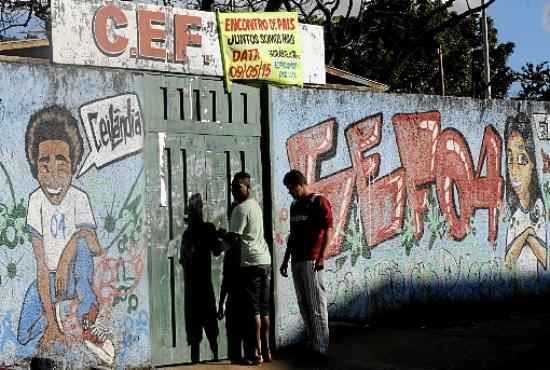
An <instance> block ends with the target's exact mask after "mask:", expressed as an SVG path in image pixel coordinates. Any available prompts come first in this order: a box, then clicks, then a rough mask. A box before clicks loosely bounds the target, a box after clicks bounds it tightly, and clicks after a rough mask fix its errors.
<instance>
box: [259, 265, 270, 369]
mask: <svg viewBox="0 0 550 370" xmlns="http://www.w3.org/2000/svg"><path fill="white" fill-rule="evenodd" d="M270 297H271V266H269V265H266V266H262V271H261V281H260V315H261V328H262V332H261V346H262V347H261V348H262V356H263V359H264V361H267V362H271V350H270V346H269V332H270V326H271V325H270V324H271V323H270V320H269V311H270V309H271V307H270Z"/></svg>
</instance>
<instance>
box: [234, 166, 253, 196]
mask: <svg viewBox="0 0 550 370" xmlns="http://www.w3.org/2000/svg"><path fill="white" fill-rule="evenodd" d="M251 192H252V189H251V186H250V175H249V174H248V173H246V172H238V173H236V174H235V176H233V181H231V194H232V195H233V198H234V199H235V201H236V202H237V203H242V202H244V201H245V200H247V199H248V197H249V196H250V193H251Z"/></svg>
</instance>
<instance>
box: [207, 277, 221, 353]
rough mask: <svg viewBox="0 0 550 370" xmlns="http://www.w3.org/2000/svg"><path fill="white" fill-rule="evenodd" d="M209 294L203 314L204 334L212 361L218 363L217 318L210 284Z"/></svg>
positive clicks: (218, 332)
mask: <svg viewBox="0 0 550 370" xmlns="http://www.w3.org/2000/svg"><path fill="white" fill-rule="evenodd" d="M209 290H210V292H209V294H208V298H207V300H206V301H207V302H205V303H206V307H205V308H204V312H205V314H206V317H205V318H204V332H205V333H206V339H208V343H209V344H210V350H211V351H212V357H213V360H214V361H218V360H219V357H218V335H219V334H220V330H219V328H218V318H217V313H216V303H215V299H214V289H213V287H212V284H210V286H209Z"/></svg>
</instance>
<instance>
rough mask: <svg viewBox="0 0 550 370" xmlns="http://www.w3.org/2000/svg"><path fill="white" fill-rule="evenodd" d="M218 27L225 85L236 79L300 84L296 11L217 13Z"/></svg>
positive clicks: (299, 50) (301, 82) (299, 47)
mask: <svg viewBox="0 0 550 370" xmlns="http://www.w3.org/2000/svg"><path fill="white" fill-rule="evenodd" d="M218 28H219V37H220V49H221V53H222V61H223V69H224V76H225V80H226V84H227V87H228V88H229V87H230V86H231V81H235V80H264V81H271V82H276V83H279V84H285V85H299V86H302V84H303V76H302V49H301V45H300V27H299V24H298V14H297V13H295V12H265V13H260V12H254V13H218Z"/></svg>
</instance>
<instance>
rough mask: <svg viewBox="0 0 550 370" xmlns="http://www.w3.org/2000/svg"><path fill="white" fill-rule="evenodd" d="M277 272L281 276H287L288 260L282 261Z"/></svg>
mask: <svg viewBox="0 0 550 370" xmlns="http://www.w3.org/2000/svg"><path fill="white" fill-rule="evenodd" d="M279 272H280V273H281V275H283V277H288V262H283V263H282V264H281V267H280V268H279Z"/></svg>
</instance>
